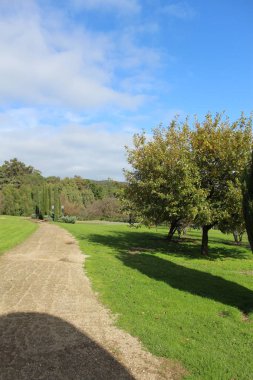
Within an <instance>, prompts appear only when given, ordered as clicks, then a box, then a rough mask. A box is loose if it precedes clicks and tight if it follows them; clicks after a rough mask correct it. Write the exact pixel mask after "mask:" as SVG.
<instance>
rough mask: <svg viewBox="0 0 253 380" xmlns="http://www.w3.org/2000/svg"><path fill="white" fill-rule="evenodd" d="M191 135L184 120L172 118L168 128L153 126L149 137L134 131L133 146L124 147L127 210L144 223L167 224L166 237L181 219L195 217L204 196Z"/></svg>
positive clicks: (172, 232)
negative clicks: (126, 155)
mask: <svg viewBox="0 0 253 380" xmlns="http://www.w3.org/2000/svg"><path fill="white" fill-rule="evenodd" d="M190 136H191V131H190V128H189V126H188V124H187V121H186V122H185V123H184V124H183V125H181V124H179V123H178V122H177V120H173V121H172V122H171V124H170V126H169V127H168V128H163V127H161V126H160V127H158V128H156V129H154V131H153V135H152V137H151V138H149V137H148V136H147V135H146V133H145V132H143V133H141V134H136V135H135V136H134V141H133V143H134V146H133V148H127V153H128V162H129V164H130V165H131V166H132V170H125V177H126V179H127V182H128V186H127V187H126V188H125V190H124V193H125V199H126V201H127V202H126V203H127V205H128V208H129V211H130V212H134V213H135V214H137V215H139V217H140V219H141V220H142V222H143V223H145V224H156V225H157V224H159V223H163V222H166V223H169V224H170V230H169V233H168V239H169V240H170V239H171V238H172V236H173V234H174V232H175V230H176V228H177V227H178V226H179V225H180V223H182V221H191V220H193V219H194V217H195V216H196V214H197V212H198V207H199V206H200V204H201V199H202V197H203V191H202V190H201V189H200V177H199V172H198V168H197V165H196V163H195V161H194V160H193V159H192V150H191V142H190Z"/></svg>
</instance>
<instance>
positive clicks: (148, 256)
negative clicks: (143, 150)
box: [64, 224, 253, 380]
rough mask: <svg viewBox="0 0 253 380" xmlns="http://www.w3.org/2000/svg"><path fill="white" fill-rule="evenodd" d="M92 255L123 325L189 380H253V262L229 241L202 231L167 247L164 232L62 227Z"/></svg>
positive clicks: (90, 262)
mask: <svg viewBox="0 0 253 380" xmlns="http://www.w3.org/2000/svg"><path fill="white" fill-rule="evenodd" d="M64 227H65V228H66V229H68V230H69V231H70V232H72V233H73V234H74V236H76V238H77V239H78V240H79V242H80V246H81V248H82V250H83V251H84V252H85V253H86V254H87V255H89V258H88V259H87V260H86V264H85V268H86V271H87V272H88V275H89V277H90V278H91V280H92V284H93V287H94V289H95V290H96V291H98V292H99V295H100V299H101V300H102V301H103V302H104V303H105V304H106V305H107V306H108V307H109V308H110V309H111V310H112V311H113V312H114V313H115V314H117V315H118V316H119V317H118V322H117V323H118V325H119V326H120V327H122V328H124V329H125V330H127V331H128V332H130V333H131V334H132V335H135V336H137V337H139V338H140V340H141V341H142V342H143V344H144V345H145V347H146V348H147V349H148V350H149V351H151V352H152V353H154V354H156V355H158V356H163V357H167V358H172V359H176V360H177V361H179V362H181V363H182V364H183V366H184V367H185V368H186V369H187V370H188V371H189V375H187V376H186V378H187V379H191V380H193V379H194V380H205V379H212V380H232V379H234V380H244V379H245V380H246V379H248V380H252V379H253V361H252V353H253V314H252V311H253V258H252V254H251V252H250V250H249V249H248V247H247V244H246V241H244V244H243V246H241V247H240V246H236V245H234V244H233V241H232V240H231V236H227V235H223V234H221V233H220V232H218V231H211V232H210V257H208V258H202V257H201V256H200V255H199V250H200V231H197V230H193V231H191V232H190V233H189V234H188V236H187V237H185V238H184V239H182V240H181V242H174V243H170V244H168V242H167V241H166V240H165V239H164V236H165V232H166V231H165V230H164V229H160V228H159V229H158V230H148V229H144V228H142V229H138V230H136V229H130V228H129V227H128V226H122V225H94V224H91V225H89V224H86V225H84V224H83V225H81V224H80V225H78V224H76V225H64Z"/></svg>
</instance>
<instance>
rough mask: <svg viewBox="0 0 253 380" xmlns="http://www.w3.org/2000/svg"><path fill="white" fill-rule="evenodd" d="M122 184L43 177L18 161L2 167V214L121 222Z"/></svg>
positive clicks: (37, 171)
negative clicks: (120, 200)
mask: <svg viewBox="0 0 253 380" xmlns="http://www.w3.org/2000/svg"><path fill="white" fill-rule="evenodd" d="M122 186H123V185H122V183H120V182H116V181H113V180H110V179H108V180H105V181H92V180H88V179H84V178H82V177H80V176H75V177H74V178H64V179H61V178H59V177H54V176H51V177H43V176H42V175H41V173H40V171H39V170H37V169H35V168H33V167H32V166H27V165H26V164H24V163H23V162H21V161H19V160H18V159H17V158H13V159H11V160H10V161H5V162H4V163H3V165H2V166H0V213H1V214H6V215H20V216H31V215H33V216H34V217H37V218H40V219H43V218H47V217H52V216H53V217H54V219H55V220H58V219H59V218H60V217H61V216H63V215H74V216H76V217H78V218H79V219H108V220H122V219H124V218H126V217H125V216H124V215H122V212H121V210H120V204H119V200H118V199H117V197H116V195H117V193H118V191H119V190H120V189H121V187H122Z"/></svg>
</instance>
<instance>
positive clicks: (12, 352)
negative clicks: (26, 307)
mask: <svg viewBox="0 0 253 380" xmlns="http://www.w3.org/2000/svg"><path fill="white" fill-rule="evenodd" d="M0 336H1V340H0V358H1V359H0V379H3V380H27V379H40V380H84V379H89V380H93V379H94V380H99V379H101V380H104V379H115V380H118V379H127V380H134V378H133V377H132V376H131V375H130V373H129V372H128V371H127V370H126V369H125V368H124V367H123V366H122V365H121V364H120V363H119V362H118V361H116V360H115V359H114V358H113V357H112V356H111V355H110V354H109V353H108V352H107V351H106V350H105V349H103V348H102V347H101V346H99V345H98V344H97V343H95V342H94V341H93V340H91V339H90V338H89V337H88V336H86V335H84V334H83V333H82V332H80V331H79V330H77V329H76V328H75V327H74V326H73V325H71V324H69V323H67V322H65V321H64V320H62V319H60V318H57V317H54V316H51V315H48V314H41V313H11V314H8V315H5V316H2V317H0Z"/></svg>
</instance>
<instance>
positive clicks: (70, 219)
mask: <svg viewBox="0 0 253 380" xmlns="http://www.w3.org/2000/svg"><path fill="white" fill-rule="evenodd" d="M59 222H63V223H70V224H75V222H76V217H75V216H70V215H66V216H62V217H61V218H60V219H59Z"/></svg>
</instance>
